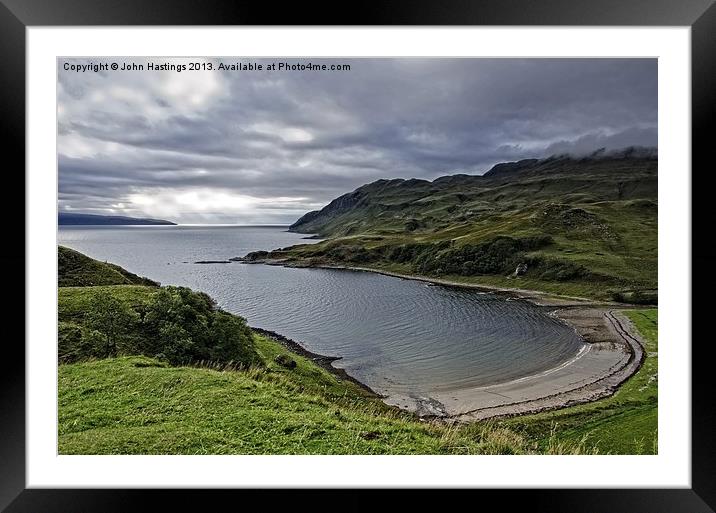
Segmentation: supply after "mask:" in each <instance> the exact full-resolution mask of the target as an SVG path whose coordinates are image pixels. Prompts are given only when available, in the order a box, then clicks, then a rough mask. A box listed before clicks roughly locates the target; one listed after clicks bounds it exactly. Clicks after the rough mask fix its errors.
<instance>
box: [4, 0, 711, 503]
mask: <svg viewBox="0 0 716 513" xmlns="http://www.w3.org/2000/svg"><path fill="white" fill-rule="evenodd" d="M294 24H300V25H339V26H340V25H411V26H415V25H512V26H518V25H531V26H535V25H549V26H556V25H576V26H583V25H591V26H689V27H691V37H692V40H691V72H692V170H691V177H690V178H691V184H692V223H693V225H692V247H691V255H692V270H693V271H697V272H698V273H699V274H698V280H696V281H693V280H692V297H691V298H683V300H684V301H691V305H692V319H693V321H699V322H693V328H696V327H697V326H699V327H701V328H703V326H704V321H703V319H704V318H708V315H709V313H710V312H709V311H708V310H707V309H708V308H709V306H710V304H709V301H708V300H706V298H707V297H708V296H707V295H706V294H708V292H710V291H711V290H713V289H714V276H713V272H711V271H710V270H709V268H710V267H711V264H712V263H713V262H714V261H716V254H715V251H716V250H714V249H713V247H714V246H713V244H712V238H711V237H709V236H708V234H709V233H712V230H713V228H712V224H711V221H712V219H713V217H714V216H713V214H712V213H711V208H710V203H711V201H710V200H711V198H710V194H711V193H710V189H709V187H708V186H706V177H708V172H709V169H707V167H706V163H707V159H709V158H711V159H712V158H713V156H712V149H711V146H712V143H711V141H710V140H709V135H708V134H711V133H713V132H714V124H715V123H714V119H716V108H715V105H716V102H714V100H715V99H716V59H715V58H714V49H715V48H714V47H715V45H714V42H715V41H716V37H715V36H716V6H714V0H681V1H678V0H542V1H536V0H488V1H473V2H470V1H469V0H450V1H441V2H438V1H432V2H430V1H423V0H421V1H416V0H400V1H391V2H370V3H368V2H364V3H355V4H354V5H351V6H350V7H349V8H347V5H346V4H344V3H341V2H332V3H325V4H324V3H322V2H311V3H310V4H309V3H298V2H294V3H287V4H286V5H283V6H277V5H275V4H270V3H267V2H263V3H260V2H249V1H234V2H230V1H218V0H203V1H198V0H153V1H150V0H124V1H117V0H105V1H104V2H100V1H92V0H65V1H62V2H59V1H53V0H0V113H2V114H1V118H2V121H1V122H0V126H1V127H2V138H1V139H0V141H2V145H3V146H4V150H3V157H4V158H5V162H6V163H7V162H15V164H14V169H12V170H11V169H10V167H6V172H5V173H4V176H3V177H4V178H5V186H6V187H9V188H11V189H12V190H13V191H14V193H13V194H12V196H13V197H14V200H15V201H16V202H18V204H17V205H14V206H13V212H14V215H13V216H12V217H13V219H12V221H11V224H12V226H13V227H12V228H8V231H6V234H7V233H10V234H11V235H12V243H11V244H10V243H9V242H7V243H6V248H10V247H12V248H14V250H13V251H8V250H7V249H6V251H3V252H2V254H0V259H1V262H2V265H3V267H2V268H3V269H5V270H6V272H5V273H3V274H4V276H6V279H5V284H6V286H8V287H11V288H12V290H15V291H19V290H25V289H24V285H25V282H24V278H26V276H27V274H28V273H32V269H30V268H26V267H25V265H26V264H25V249H24V248H25V243H24V241H25V229H26V227H25V224H24V223H23V225H22V226H21V225H20V223H19V221H18V219H16V217H17V212H20V211H22V212H23V213H24V212H25V204H24V197H25V195H24V191H25V185H24V178H21V177H20V173H19V171H17V170H19V169H21V168H22V169H24V168H25V101H26V98H25V44H26V39H25V29H26V28H27V27H31V26H63V25H67V26H87V25H98V26H102V25H191V26H199V25H294ZM710 167H713V166H712V165H711V166H710ZM696 169H698V170H699V171H698V172H694V170H696ZM16 171H17V172H16ZM683 173H684V179H688V173H689V170H683ZM6 190H7V189H6ZM19 191H23V194H20V192H19ZM6 208H7V206H6ZM709 230H711V231H709ZM698 234H701V235H702V236H701V237H699V236H698ZM20 268H24V269H25V276H23V275H22V273H20V272H17V271H16V270H17V269H20ZM8 270H9V271H8ZM693 271H692V272H693ZM23 297H24V293H23ZM699 298H701V299H702V301H698V299H699ZM21 304H22V306H20V305H21ZM8 308H11V309H14V310H20V308H23V317H24V313H25V311H26V310H25V309H28V308H32V305H30V304H25V302H24V301H22V302H21V301H19V300H18V299H17V294H16V293H15V295H14V297H13V301H12V303H11V304H10V305H9V306H8ZM13 314H14V315H13ZM6 315H8V317H9V318H11V319H19V318H20V312H19V311H18V312H10V311H6ZM17 324H18V325H19V322H18V323H17ZM20 331H21V332H22V333H18V334H17V335H18V336H16V337H6V340H5V344H4V345H5V350H6V353H5V356H6V360H5V362H6V363H5V365H4V369H3V372H2V373H0V376H1V377H0V379H1V380H2V389H1V390H2V392H1V394H0V398H1V403H0V422H1V423H0V435H1V436H0V509H2V508H7V509H6V511H9V512H21V511H22V512H24V511H43V512H51V511H134V510H145V509H149V508H150V507H151V508H152V509H153V508H154V506H153V505H152V503H154V502H155V501H161V504H162V508H163V509H171V508H173V507H176V506H182V507H187V506H189V507H192V506H193V507H196V508H200V509H201V510H207V511H210V510H213V509H218V508H219V507H225V506H222V504H223V503H224V502H225V501H229V504H234V505H235V506H236V507H240V506H243V507H249V506H248V505H249V504H250V503H251V502H253V499H259V500H260V501H262V502H263V501H266V500H271V501H274V500H276V499H282V498H283V497H282V495H283V493H285V492H280V493H279V492H278V491H276V490H263V491H261V490H251V491H249V490H121V489H107V490H96V489H95V490H79V489H26V486H25V378H26V376H25V352H24V348H23V347H22V346H20V343H19V339H20V336H21V335H22V336H23V338H24V327H23V328H21V329H20ZM702 331H703V330H702ZM702 335H704V336H703V337H698V331H697V330H695V329H694V330H693V331H692V340H694V341H696V343H692V346H691V350H692V439H691V442H692V451H691V462H692V471H691V477H692V488H690V489H657V488H649V489H564V490H563V489H521V490H513V489H509V490H508V489H503V490H470V491H462V492H458V491H453V492H451V495H450V497H451V499H452V500H453V501H458V500H460V499H464V497H462V495H463V494H464V493H468V492H469V493H470V494H471V495H476V497H470V498H469V500H475V499H478V500H480V501H481V502H482V501H485V502H483V504H485V505H487V504H498V503H499V504H501V507H500V509H505V508H512V507H513V506H517V509H519V510H530V511H550V512H557V511H568V512H570V513H575V512H586V511H589V512H592V513H598V512H609V513H615V512H619V511H628V512H631V513H638V512H642V511H643V512H649V513H656V512H681V511H683V512H690V513H700V512H713V511H714V508H716V463H715V458H714V455H715V454H716V443H715V442H714V433H716V422H715V419H716V415H715V413H714V409H713V406H712V405H713V398H712V394H711V391H712V390H713V384H712V381H711V379H710V378H711V374H712V371H711V368H710V367H711V366H712V364H711V362H710V360H709V358H708V351H709V349H708V348H709V345H711V344H710V337H708V336H706V335H705V333H702ZM8 346H12V347H8ZM345 493H346V492H344V494H345ZM347 493H348V494H351V495H353V494H356V493H357V491H349V492H347ZM376 493H378V492H377V491H363V493H361V495H360V497H357V498H352V499H349V498H348V497H338V498H335V500H340V501H342V503H343V506H341V507H342V509H346V508H350V509H365V508H368V507H373V505H374V504H375V503H376V501H377V500H381V499H378V498H377V497H376V498H374V497H373V496H372V495H374V494H376ZM293 495H294V497H292V501H291V502H292V503H293V504H294V505H295V507H302V505H304V506H306V505H308V506H309V507H310V505H311V504H312V503H313V504H323V505H329V504H330V502H331V501H333V500H334V498H333V497H329V496H328V495H326V492H325V491H320V490H300V491H294V492H293ZM434 497H435V496H434V495H431V497H428V496H427V495H426V491H425V490H415V491H413V492H411V494H410V497H409V499H412V500H415V501H417V502H418V503H420V504H422V505H423V506H425V505H427V499H428V498H434ZM150 499H151V500H150ZM374 499H375V500H374ZM403 500H405V498H404V499H401V501H403ZM316 501H319V502H316ZM495 501H497V502H495ZM406 505H407V504H406ZM442 505H443V506H445V505H446V504H445V502H444V501H442Z"/></svg>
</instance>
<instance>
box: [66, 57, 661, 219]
mask: <svg viewBox="0 0 716 513" xmlns="http://www.w3.org/2000/svg"><path fill="white" fill-rule="evenodd" d="M197 61H198V62H201V63H211V64H212V67H213V68H214V69H213V70H211V71H199V72H196V71H188V70H184V71H181V72H177V71H149V70H147V63H148V62H153V63H155V64H163V63H169V64H175V65H176V64H188V63H189V62H197ZM65 62H67V63H68V64H88V63H95V64H96V63H112V62H117V63H118V64H119V65H120V66H122V63H131V62H134V63H137V64H142V65H144V66H145V70H144V71H119V70H118V71H111V70H107V71H99V72H92V71H88V72H76V71H70V70H67V71H66V70H64V64H65ZM220 62H223V63H225V64H235V63H237V62H243V63H247V62H259V63H261V64H263V65H264V67H266V66H267V65H269V64H271V63H274V62H276V63H279V62H288V63H296V62H304V63H307V62H313V63H320V64H329V65H330V64H350V67H351V69H350V71H278V70H276V71H268V70H265V69H264V70H263V71H219V70H217V69H216V68H217V67H218V64H219V63H220ZM58 68H59V84H58V105H57V109H58V111H57V112H58V153H59V155H58V161H59V208H60V210H64V211H72V212H85V213H95V214H118V215H130V216H149V217H158V218H163V219H170V220H173V221H176V222H179V223H229V224H234V223H235V224H254V223H255V224H271V223H277V224H289V223H291V222H293V221H294V220H295V219H297V218H298V217H299V216H300V215H302V214H304V213H305V212H307V211H309V210H315V209H318V208H321V207H322V206H323V205H325V204H326V203H328V202H329V201H330V200H331V199H333V198H335V197H337V196H339V195H341V194H343V193H346V192H349V191H351V190H353V189H355V188H356V187H359V186H360V185H362V184H364V183H368V182H371V181H373V180H377V179H379V178H411V177H417V178H425V179H429V180H432V179H434V178H437V177H438V176H443V175H446V174H454V173H470V174H482V173H484V172H485V171H487V170H488V169H489V168H490V167H491V166H492V165H493V164H495V163H498V162H504V161H512V160H518V159H521V158H533V157H542V156H549V155H552V154H557V153H567V152H571V153H577V154H583V153H585V152H591V151H594V150H596V149H599V148H602V147H606V148H613V149H616V148H621V147H625V146H630V145H641V146H656V144H657V63H656V60H654V59H340V60H329V59H305V60H303V61H299V60H296V59H265V60H255V59H251V60H249V59H245V58H242V59H238V58H224V59H202V60H200V59H162V58H153V59H135V60H133V61H130V60H126V59H93V60H91V61H90V60H86V59H84V60H80V59H72V60H68V61H60V62H59V66H58Z"/></svg>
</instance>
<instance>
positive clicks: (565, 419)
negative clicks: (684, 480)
mask: <svg viewBox="0 0 716 513" xmlns="http://www.w3.org/2000/svg"><path fill="white" fill-rule="evenodd" d="M624 313H625V314H626V315H627V316H628V317H629V319H630V320H631V321H632V322H633V323H634V325H635V326H636V327H637V329H638V330H639V332H640V333H641V334H642V338H643V340H644V341H645V343H646V348H645V349H646V354H647V356H646V359H645V361H644V364H643V366H642V367H641V369H639V371H638V372H637V373H636V374H635V375H634V376H633V377H632V378H631V379H630V380H629V381H627V382H626V383H625V384H624V385H622V386H621V388H619V390H618V391H617V392H616V393H615V394H614V395H613V396H611V397H609V398H607V399H603V400H601V401H596V402H593V403H587V404H584V405H578V406H573V407H571V408H567V409H564V410H557V411H554V412H547V413H541V414H538V415H530V416H524V417H518V418H515V419H510V420H506V421H503V422H502V423H501V424H502V425H504V426H506V427H509V428H511V429H516V430H518V431H519V432H520V433H522V434H523V435H524V436H526V437H528V438H533V439H536V440H538V441H539V443H540V444H541V445H542V446H546V445H547V444H551V443H554V439H555V438H556V439H557V440H558V441H562V442H570V443H574V442H576V441H582V440H583V439H584V438H585V437H586V443H587V445H589V446H594V447H596V448H597V449H598V450H599V451H600V452H611V453H617V454H654V453H656V451H657V426H658V423H657V420H658V419H657V405H658V399H657V398H658V394H657V392H658V355H657V351H658V337H657V331H658V311H657V310H656V309H650V310H626V311H624ZM552 431H554V433H552ZM552 435H553V436H552Z"/></svg>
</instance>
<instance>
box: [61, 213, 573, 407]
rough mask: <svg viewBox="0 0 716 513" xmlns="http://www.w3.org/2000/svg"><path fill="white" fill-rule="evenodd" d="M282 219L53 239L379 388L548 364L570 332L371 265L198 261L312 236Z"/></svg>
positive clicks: (416, 389)
mask: <svg viewBox="0 0 716 513" xmlns="http://www.w3.org/2000/svg"><path fill="white" fill-rule="evenodd" d="M303 237H305V235H299V234H292V233H288V232H286V231H285V227H236V226H221V227H212V226H200V227H198V226H148V227H61V228H60V231H59V237H58V241H59V243H60V244H62V245H65V246H69V247H71V248H74V249H76V250H78V251H81V252H83V253H85V254H87V255H89V256H91V257H93V258H97V259H100V260H107V261H110V262H113V263H116V264H119V265H121V266H122V267H125V268H126V269H128V270H129V271H131V272H134V273H137V274H140V275H142V276H147V277H149V278H152V279H154V280H158V281H160V282H161V283H162V284H164V285H184V286H188V287H191V288H194V289H197V290H201V291H204V292H207V293H208V294H210V295H211V296H213V297H214V298H215V299H216V300H217V301H218V302H219V305H220V306H221V307H222V308H224V309H226V310H228V311H230V312H234V313H238V314H240V315H242V316H244V317H246V319H247V320H248V322H249V324H250V325H252V326H255V327H260V328H264V329H268V330H272V331H275V332H278V333H281V334H282V335H285V336H287V337H289V338H292V339H294V340H296V341H298V342H300V343H302V344H303V345H304V346H305V347H306V348H307V349H309V350H311V351H314V352H317V353H321V354H325V355H331V356H340V357H342V359H341V360H339V361H337V362H336V363H335V365H336V366H339V367H342V368H344V369H345V370H346V372H348V373H349V374H350V375H352V376H354V377H355V378H357V379H359V380H360V381H362V382H364V383H366V384H367V385H368V386H370V387H371V388H373V389H374V390H376V391H377V392H380V393H383V394H386V395H392V394H395V393H400V394H401V395H420V396H429V395H430V393H431V391H436V390H450V389H454V388H462V387H465V386H479V385H486V384H492V383H498V382H503V381H508V380H510V379H514V378H517V377H520V376H525V375H529V374H533V373H535V372H539V371H541V370H544V369H547V368H550V367H553V366H555V365H556V364H558V363H560V362H562V361H565V360H567V359H568V358H570V357H571V356H573V355H575V354H576V353H577V351H578V350H579V348H580V347H581V344H582V342H581V340H580V339H579V337H578V336H577V335H576V333H575V332H574V331H573V330H572V329H571V328H569V327H568V326H565V325H564V324H562V323H561V322H559V321H558V320H557V319H554V318H552V317H550V316H549V315H547V313H546V312H544V311H543V310H542V309H539V308H537V307H535V306H533V305H532V304H530V303H527V302H524V301H518V300H514V301H506V300H505V298H504V297H503V296H499V295H495V294H491V293H484V292H478V291H474V290H466V289H460V288H455V287H442V286H433V285H429V284H426V283H424V282H419V281H412V280H403V279H399V278H392V277H387V276H382V275H378V274H374V273H365V272H352V271H341V270H334V269H292V268H283V267H276V266H265V265H246V264H240V263H230V264H194V263H193V262H195V261H198V260H225V259H227V258H230V257H233V256H241V255H244V254H246V253H248V252H249V251H255V250H259V249H266V250H268V249H275V248H278V247H285V246H290V245H292V244H303V243H306V244H311V243H315V242H317V241H315V240H306V239H303Z"/></svg>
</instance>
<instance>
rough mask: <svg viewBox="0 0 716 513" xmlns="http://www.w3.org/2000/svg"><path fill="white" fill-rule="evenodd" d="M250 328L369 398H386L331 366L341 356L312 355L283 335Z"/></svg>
mask: <svg viewBox="0 0 716 513" xmlns="http://www.w3.org/2000/svg"><path fill="white" fill-rule="evenodd" d="M249 328H251V331H254V332H256V333H258V334H259V335H262V336H264V337H268V338H270V339H271V340H274V341H276V342H278V343H279V344H281V345H282V346H284V347H285V348H286V349H288V350H289V351H291V352H293V353H295V354H297V355H299V356H303V357H304V358H307V359H309V360H311V361H312V362H313V363H315V364H316V365H318V366H319V367H321V368H322V369H325V370H327V371H328V372H330V373H331V374H333V375H334V376H336V377H337V378H339V379H343V380H346V381H350V382H351V383H354V384H356V385H358V386H359V387H360V388H361V389H362V390H364V391H365V392H368V393H369V394H370V395H371V396H374V397H377V398H380V399H384V398H385V397H386V396H384V395H382V394H379V393H378V392H376V391H375V390H373V389H372V388H370V387H369V386H368V385H366V384H365V383H363V382H361V381H358V380H357V379H356V378H354V377H353V376H351V375H350V374H348V373H347V372H346V371H345V370H344V369H339V368H338V367H334V366H333V365H332V363H333V362H335V361H336V360H341V359H342V358H343V357H342V356H326V355H323V354H319V353H314V352H313V351H309V350H308V349H306V348H305V347H303V346H302V345H301V344H299V343H298V342H296V341H295V340H293V339H290V338H288V337H286V336H284V335H281V334H280V333H276V332H275V331H271V330H265V329H263V328H254V327H253V326H249Z"/></svg>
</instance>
